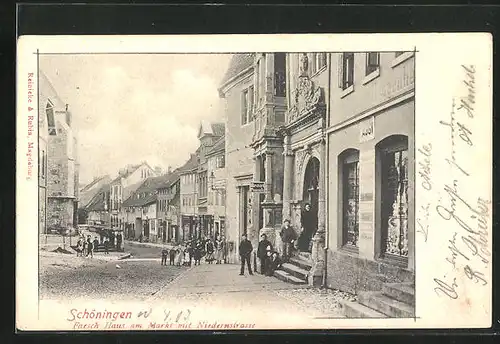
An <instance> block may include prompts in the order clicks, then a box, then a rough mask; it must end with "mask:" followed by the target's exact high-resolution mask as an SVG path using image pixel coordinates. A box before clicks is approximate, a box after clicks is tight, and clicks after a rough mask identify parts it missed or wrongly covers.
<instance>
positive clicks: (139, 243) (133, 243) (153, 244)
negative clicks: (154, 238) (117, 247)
mask: <svg viewBox="0 0 500 344" xmlns="http://www.w3.org/2000/svg"><path fill="white" fill-rule="evenodd" d="M124 242H126V243H127V244H129V245H131V246H139V247H149V248H157V249H161V248H163V247H166V248H168V249H172V248H174V247H175V246H176V245H172V244H155V243H147V242H137V241H129V240H125V241H124Z"/></svg>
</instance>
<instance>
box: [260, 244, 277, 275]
mask: <svg viewBox="0 0 500 344" xmlns="http://www.w3.org/2000/svg"><path fill="white" fill-rule="evenodd" d="M260 237H261V240H260V241H259V247H258V248H257V257H259V260H260V273H261V274H262V275H264V274H265V273H266V269H267V263H268V255H267V251H272V250H273V245H272V244H271V242H270V241H269V240H267V235H265V234H262V235H261V236H260Z"/></svg>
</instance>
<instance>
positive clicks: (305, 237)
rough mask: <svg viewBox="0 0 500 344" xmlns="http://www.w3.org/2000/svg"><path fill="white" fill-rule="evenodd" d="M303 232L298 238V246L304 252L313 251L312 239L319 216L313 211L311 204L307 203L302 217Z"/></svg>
mask: <svg viewBox="0 0 500 344" xmlns="http://www.w3.org/2000/svg"><path fill="white" fill-rule="evenodd" d="M300 222H301V225H302V232H301V233H300V236H299V240H298V246H299V247H298V248H299V250H300V251H302V252H311V248H310V247H311V239H312V237H313V235H314V232H315V231H316V227H317V225H316V223H317V217H316V214H315V213H314V212H313V211H312V209H311V205H310V204H309V203H306V204H305V206H304V210H303V211H302V215H301V217H300Z"/></svg>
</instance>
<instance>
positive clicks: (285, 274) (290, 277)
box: [274, 270, 307, 284]
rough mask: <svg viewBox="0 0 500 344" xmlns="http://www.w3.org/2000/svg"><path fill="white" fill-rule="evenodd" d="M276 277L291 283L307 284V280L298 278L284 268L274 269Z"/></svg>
mask: <svg viewBox="0 0 500 344" xmlns="http://www.w3.org/2000/svg"><path fill="white" fill-rule="evenodd" d="M274 277H276V278H277V279H279V280H282V281H283V282H287V283H291V284H306V283H307V281H306V280H303V279H300V278H297V277H295V276H293V275H290V274H289V273H288V272H286V271H284V270H276V271H274Z"/></svg>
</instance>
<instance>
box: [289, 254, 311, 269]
mask: <svg viewBox="0 0 500 344" xmlns="http://www.w3.org/2000/svg"><path fill="white" fill-rule="evenodd" d="M289 263H290V264H293V265H296V266H298V267H299V268H301V269H304V270H307V271H309V270H311V269H312V262H310V261H308V260H305V259H302V258H299V257H292V258H290V260H289Z"/></svg>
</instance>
